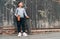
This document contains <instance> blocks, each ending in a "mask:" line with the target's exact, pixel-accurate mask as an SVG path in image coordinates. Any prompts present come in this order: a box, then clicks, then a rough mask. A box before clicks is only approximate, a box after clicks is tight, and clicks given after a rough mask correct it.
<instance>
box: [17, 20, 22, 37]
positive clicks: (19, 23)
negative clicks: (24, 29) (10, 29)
mask: <svg viewBox="0 0 60 39" xmlns="http://www.w3.org/2000/svg"><path fill="white" fill-rule="evenodd" d="M17 30H18V36H21V35H22V34H21V21H17Z"/></svg>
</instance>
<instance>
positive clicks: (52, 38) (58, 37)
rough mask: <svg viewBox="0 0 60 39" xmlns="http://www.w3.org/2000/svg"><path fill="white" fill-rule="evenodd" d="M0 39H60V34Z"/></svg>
mask: <svg viewBox="0 0 60 39" xmlns="http://www.w3.org/2000/svg"><path fill="white" fill-rule="evenodd" d="M0 39H60V32H49V33H42V34H35V35H28V36H27V37H24V36H21V37H18V36H17V35H0Z"/></svg>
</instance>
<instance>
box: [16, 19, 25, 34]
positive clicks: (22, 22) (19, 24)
mask: <svg viewBox="0 0 60 39" xmlns="http://www.w3.org/2000/svg"><path fill="white" fill-rule="evenodd" d="M17 29H18V33H19V32H21V29H22V31H23V32H25V19H24V18H20V21H17Z"/></svg>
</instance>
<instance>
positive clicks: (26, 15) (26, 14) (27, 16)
mask: <svg viewBox="0 0 60 39" xmlns="http://www.w3.org/2000/svg"><path fill="white" fill-rule="evenodd" d="M24 15H25V16H26V18H29V16H28V15H27V13H26V11H25V9H24Z"/></svg>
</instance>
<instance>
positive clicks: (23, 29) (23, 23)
mask: <svg viewBox="0 0 60 39" xmlns="http://www.w3.org/2000/svg"><path fill="white" fill-rule="evenodd" d="M21 23H22V31H23V32H25V19H24V18H22V22H21Z"/></svg>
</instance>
